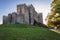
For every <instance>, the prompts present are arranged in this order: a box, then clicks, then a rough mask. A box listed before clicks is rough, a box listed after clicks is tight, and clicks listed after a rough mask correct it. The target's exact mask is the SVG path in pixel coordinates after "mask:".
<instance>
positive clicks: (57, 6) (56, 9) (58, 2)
mask: <svg viewBox="0 0 60 40" xmlns="http://www.w3.org/2000/svg"><path fill="white" fill-rule="evenodd" d="M51 7H52V9H51V12H50V13H49V15H48V16H47V25H48V26H51V27H59V26H60V0H53V1H52V3H51Z"/></svg>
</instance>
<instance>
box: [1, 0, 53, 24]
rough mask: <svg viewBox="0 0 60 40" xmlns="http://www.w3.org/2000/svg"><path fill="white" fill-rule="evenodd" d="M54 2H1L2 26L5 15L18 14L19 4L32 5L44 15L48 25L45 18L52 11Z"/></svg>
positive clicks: (6, 0)
mask: <svg viewBox="0 0 60 40" xmlns="http://www.w3.org/2000/svg"><path fill="white" fill-rule="evenodd" d="M51 2H52V0H0V24H2V23H3V15H6V16H7V15H8V14H9V13H12V12H16V11H17V10H16V9H17V5H18V4H24V3H25V4H27V5H30V4H32V5H33V6H34V8H35V10H36V11H37V12H38V13H40V12H41V13H43V22H44V24H45V23H46V21H45V18H46V16H47V14H48V13H50V10H51Z"/></svg>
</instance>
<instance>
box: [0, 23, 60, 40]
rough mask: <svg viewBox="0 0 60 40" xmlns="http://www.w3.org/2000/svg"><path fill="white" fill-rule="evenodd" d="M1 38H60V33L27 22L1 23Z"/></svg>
mask: <svg viewBox="0 0 60 40" xmlns="http://www.w3.org/2000/svg"><path fill="white" fill-rule="evenodd" d="M0 40H60V34H57V33H55V32H52V31H50V30H48V29H46V28H41V27H35V26H32V25H25V24H15V25H14V24H10V25H0Z"/></svg>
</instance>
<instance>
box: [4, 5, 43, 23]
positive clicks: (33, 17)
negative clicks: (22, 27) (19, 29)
mask: <svg viewBox="0 0 60 40" xmlns="http://www.w3.org/2000/svg"><path fill="white" fill-rule="evenodd" d="M34 21H37V22H40V23H43V17H42V13H37V12H36V11H35V9H34V7H33V5H28V6H27V5H26V4H20V5H17V12H13V13H10V14H8V16H3V24H17V23H22V24H33V23H34Z"/></svg>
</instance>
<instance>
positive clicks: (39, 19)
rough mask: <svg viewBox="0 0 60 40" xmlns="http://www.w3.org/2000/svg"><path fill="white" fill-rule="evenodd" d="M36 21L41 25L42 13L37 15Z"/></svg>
mask: <svg viewBox="0 0 60 40" xmlns="http://www.w3.org/2000/svg"><path fill="white" fill-rule="evenodd" d="M37 19H38V22H40V23H43V15H42V13H39V14H38V17H37Z"/></svg>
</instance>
